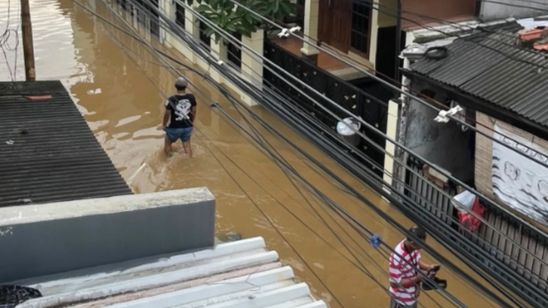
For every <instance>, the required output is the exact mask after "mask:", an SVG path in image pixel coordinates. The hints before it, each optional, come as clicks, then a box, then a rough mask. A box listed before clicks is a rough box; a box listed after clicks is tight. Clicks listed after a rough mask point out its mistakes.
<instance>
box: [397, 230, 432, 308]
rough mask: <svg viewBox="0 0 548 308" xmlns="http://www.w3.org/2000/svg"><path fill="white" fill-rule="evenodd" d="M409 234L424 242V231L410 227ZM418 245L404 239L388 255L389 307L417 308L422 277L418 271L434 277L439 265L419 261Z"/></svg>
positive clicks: (413, 241)
mask: <svg viewBox="0 0 548 308" xmlns="http://www.w3.org/2000/svg"><path fill="white" fill-rule="evenodd" d="M409 232H410V233H412V234H414V235H415V237H416V238H418V239H420V240H421V241H425V240H426V231H424V229H423V228H420V227H416V226H415V227H412V228H411V229H409ZM419 249H420V247H419V243H418V242H416V241H415V240H413V239H412V238H409V237H408V238H406V239H404V240H403V241H401V242H400V243H398V245H397V246H396V248H394V251H392V254H391V255H390V270H389V271H390V297H391V298H390V307H391V308H401V307H417V299H418V297H419V290H420V284H421V281H422V280H423V278H424V277H425V276H424V275H420V274H419V273H418V270H419V269H420V270H425V271H428V272H429V273H430V274H429V276H430V277H434V275H435V272H436V271H437V269H439V265H434V264H433V265H430V264H426V263H424V262H422V261H421V253H420V251H419Z"/></svg>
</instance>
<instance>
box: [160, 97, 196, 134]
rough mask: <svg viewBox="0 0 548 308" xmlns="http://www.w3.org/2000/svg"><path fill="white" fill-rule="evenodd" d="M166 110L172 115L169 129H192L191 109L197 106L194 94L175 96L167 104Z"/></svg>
mask: <svg viewBox="0 0 548 308" xmlns="http://www.w3.org/2000/svg"><path fill="white" fill-rule="evenodd" d="M165 105H166V109H167V110H169V112H170V113H171V117H170V120H169V126H168V127H169V128H186V127H192V122H193V121H194V119H193V118H192V114H191V109H192V107H195V106H196V98H195V97H194V95H192V94H184V95H173V96H171V97H170V98H168V99H167V100H166V102H165Z"/></svg>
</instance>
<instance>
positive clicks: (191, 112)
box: [162, 77, 196, 157]
mask: <svg viewBox="0 0 548 308" xmlns="http://www.w3.org/2000/svg"><path fill="white" fill-rule="evenodd" d="M187 86H188V82H187V81H186V79H185V78H183V77H179V78H177V80H175V88H176V89H177V94H175V95H173V96H171V97H169V98H168V99H167V100H166V101H165V108H166V110H165V113H164V119H163V122H162V129H163V130H164V131H165V132H166V138H165V142H164V152H165V153H166V155H168V156H169V155H171V152H172V150H173V149H172V147H171V144H172V143H173V142H175V141H177V139H181V142H182V143H183V150H184V151H185V153H188V156H189V157H192V147H191V146H190V137H191V136H192V127H193V122H194V119H195V118H196V98H195V97H194V95H192V94H191V93H186V88H187ZM168 122H169V125H168Z"/></svg>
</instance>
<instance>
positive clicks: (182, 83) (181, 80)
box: [175, 77, 188, 91]
mask: <svg viewBox="0 0 548 308" xmlns="http://www.w3.org/2000/svg"><path fill="white" fill-rule="evenodd" d="M187 86H188V81H186V79H185V77H178V78H177V79H175V88H176V89H177V91H184V90H186V87H187Z"/></svg>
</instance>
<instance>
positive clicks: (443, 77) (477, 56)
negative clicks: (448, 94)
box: [411, 30, 548, 128]
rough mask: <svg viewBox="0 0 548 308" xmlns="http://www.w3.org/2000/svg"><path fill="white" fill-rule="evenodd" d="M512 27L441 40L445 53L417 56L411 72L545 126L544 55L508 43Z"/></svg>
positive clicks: (547, 72)
mask: <svg viewBox="0 0 548 308" xmlns="http://www.w3.org/2000/svg"><path fill="white" fill-rule="evenodd" d="M515 41H516V38H515V33H514V32H509V31H506V30H505V31H497V32H494V33H493V32H488V33H487V34H486V33H485V32H484V33H480V34H477V35H474V36H471V37H467V38H459V39H457V40H455V41H454V42H453V43H452V44H450V45H447V46H446V47H447V49H448V55H447V57H445V58H443V59H440V60H435V59H427V58H423V59H422V60H419V61H417V62H416V63H414V64H412V65H411V70H412V71H413V72H414V73H418V74H419V75H422V76H425V77H428V78H430V79H433V80H435V81H438V82H440V83H442V84H445V85H448V86H451V87H454V88H456V89H458V90H461V91H463V92H465V93H467V94H470V95H472V96H473V97H476V98H479V99H481V100H484V101H486V102H488V103H490V104H493V105H494V106H496V107H497V108H503V109H505V110H507V111H510V112H511V113H513V114H515V115H516V119H518V120H519V119H520V118H522V119H527V120H530V121H532V122H534V123H536V124H539V125H541V126H543V127H545V128H546V127H548V58H547V55H546V54H542V53H538V52H535V51H533V50H526V49H525V48H518V47H517V46H514V44H515Z"/></svg>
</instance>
